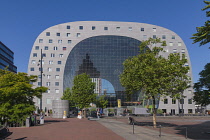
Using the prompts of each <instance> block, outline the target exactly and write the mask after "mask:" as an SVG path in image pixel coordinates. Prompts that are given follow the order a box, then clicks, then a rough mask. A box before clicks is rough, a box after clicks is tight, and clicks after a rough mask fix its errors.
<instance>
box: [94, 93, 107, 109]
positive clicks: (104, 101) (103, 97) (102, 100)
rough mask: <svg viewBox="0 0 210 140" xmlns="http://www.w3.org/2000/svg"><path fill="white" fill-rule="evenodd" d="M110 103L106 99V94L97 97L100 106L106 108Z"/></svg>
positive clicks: (97, 104)
mask: <svg viewBox="0 0 210 140" xmlns="http://www.w3.org/2000/svg"><path fill="white" fill-rule="evenodd" d="M107 104H108V100H105V95H103V96H100V97H99V98H98V99H96V106H97V107H99V108H106V106H107Z"/></svg>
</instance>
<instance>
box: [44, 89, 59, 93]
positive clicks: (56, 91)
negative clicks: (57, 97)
mask: <svg viewBox="0 0 210 140" xmlns="http://www.w3.org/2000/svg"><path fill="white" fill-rule="evenodd" d="M59 92H60V90H59V89H55V93H59ZM46 93H50V89H48V90H47V91H46Z"/></svg>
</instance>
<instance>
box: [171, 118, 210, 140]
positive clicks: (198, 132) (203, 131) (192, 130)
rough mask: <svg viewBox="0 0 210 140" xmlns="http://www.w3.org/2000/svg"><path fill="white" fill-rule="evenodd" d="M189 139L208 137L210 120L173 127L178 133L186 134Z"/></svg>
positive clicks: (209, 134)
mask: <svg viewBox="0 0 210 140" xmlns="http://www.w3.org/2000/svg"><path fill="white" fill-rule="evenodd" d="M186 128H187V137H188V138H190V139H206V140H207V139H208V140H209V139H210V121H206V122H203V123H200V124H195V125H180V126H178V127H176V128H175V129H176V130H178V133H177V134H179V135H183V136H185V135H186Z"/></svg>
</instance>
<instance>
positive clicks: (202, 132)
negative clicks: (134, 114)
mask: <svg viewBox="0 0 210 140" xmlns="http://www.w3.org/2000/svg"><path fill="white" fill-rule="evenodd" d="M134 124H135V125H137V126H145V127H149V128H152V126H153V123H152V122H140V121H135V123H134ZM160 125H161V127H162V128H164V129H166V130H169V128H170V129H171V130H172V129H174V130H175V131H171V132H172V133H171V134H177V135H182V136H183V137H187V138H190V139H194V140H196V139H204V140H210V121H205V122H202V123H200V124H192V125H176V124H173V123H164V122H157V127H159V126H160ZM164 129H162V131H163V132H164ZM156 130H159V129H158V128H156ZM165 132H166V133H167V131H165Z"/></svg>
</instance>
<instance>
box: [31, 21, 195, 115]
mask: <svg viewBox="0 0 210 140" xmlns="http://www.w3.org/2000/svg"><path fill="white" fill-rule="evenodd" d="M148 38H161V39H162V40H163V41H166V43H167V46H165V47H164V48H163V49H164V50H165V52H164V53H163V54H162V55H163V56H165V57H167V56H168V55H169V53H181V54H185V56H186V58H187V59H188V63H186V64H185V65H186V66H190V67H191V64H190V58H189V54H188V51H187V48H186V46H185V44H184V42H183V40H182V39H181V38H180V37H179V36H178V35H177V34H176V33H174V32H173V31H171V30H169V29H166V28H164V27H160V26H156V25H152V24H145V23H132V22H110V21H79V22H68V23H63V24H58V25H55V26H52V27H49V28H48V29H46V30H44V31H43V32H42V33H41V34H40V35H39V36H38V37H37V39H36V40H35V42H34V45H33V46H32V50H31V54H30V59H29V63H28V74H30V75H39V77H42V78H39V80H38V81H37V82H36V83H33V84H34V86H35V87H37V86H41V85H42V86H45V87H48V91H47V92H46V93H43V97H42V104H43V108H47V109H51V108H52V100H59V99H60V98H61V97H62V95H63V92H64V90H65V89H66V88H68V87H70V88H71V87H72V86H73V79H74V76H76V75H78V74H82V73H86V74H88V75H90V77H91V78H92V81H93V82H95V83H96V87H95V93H96V94H97V95H98V96H101V95H105V96H106V98H107V100H108V101H109V104H108V106H110V107H115V106H117V100H118V99H121V104H122V106H128V105H134V104H136V103H137V104H141V103H142V95H141V94H139V93H136V94H133V96H132V98H131V101H127V100H126V93H125V88H124V87H122V85H121V84H120V80H119V75H120V74H121V73H122V72H123V62H124V61H125V60H126V59H127V58H129V57H132V56H135V55H138V54H139V45H140V44H141V41H143V40H147V39H148ZM150 49H151V48H150ZM41 56H42V58H41ZM40 65H42V70H41V67H40ZM40 71H43V73H42V76H41V72H40ZM188 75H189V76H190V77H192V71H191V70H190V71H189V73H188ZM183 94H184V96H186V97H185V98H184V99H182V101H180V100H172V99H171V98H170V97H166V98H164V99H160V100H159V103H158V104H157V105H156V106H157V107H158V108H159V109H163V110H164V112H167V113H172V114H177V113H179V112H180V109H181V108H180V107H181V106H182V107H183V111H184V113H194V112H195V104H194V103H193V101H192V96H193V89H192V87H190V88H188V89H187V90H185V91H184V93H183ZM35 102H36V105H37V106H39V104H40V100H39V99H35Z"/></svg>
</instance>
